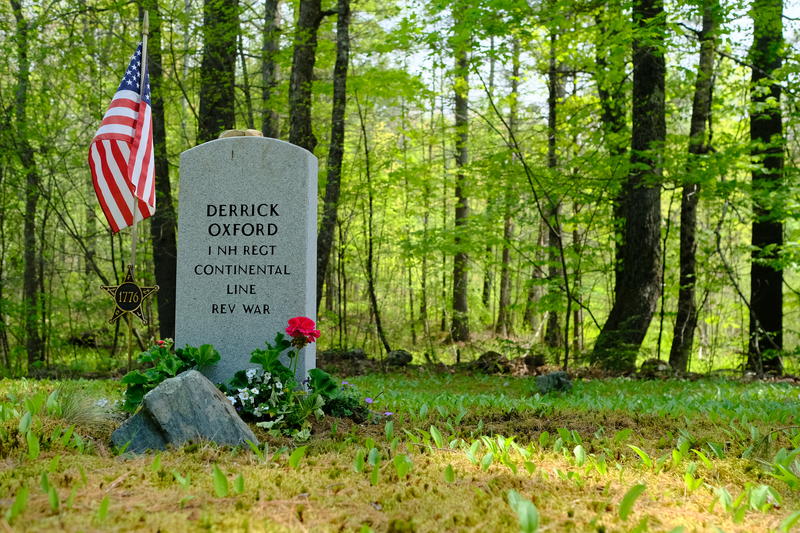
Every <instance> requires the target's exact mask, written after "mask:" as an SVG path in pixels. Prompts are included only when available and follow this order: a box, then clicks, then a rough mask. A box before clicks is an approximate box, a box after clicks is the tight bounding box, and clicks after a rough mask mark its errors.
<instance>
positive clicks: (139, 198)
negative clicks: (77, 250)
mask: <svg viewBox="0 0 800 533" xmlns="http://www.w3.org/2000/svg"><path fill="white" fill-rule="evenodd" d="M142 72H144V91H143V92H142V95H141V98H140V97H139V91H140V84H141V76H142ZM89 168H90V169H91V171H92V181H93V182H94V191H95V193H96V194H97V199H98V200H99V201H100V206H101V207H102V208H103V212H104V213H105V215H106V219H107V220H108V224H109V225H110V226H111V229H112V231H113V232H114V233H116V232H118V231H119V230H121V229H122V228H126V227H128V226H130V225H132V224H133V223H134V213H131V207H132V204H133V198H134V195H135V196H136V207H135V211H136V212H135V216H136V221H137V222H138V221H140V220H144V219H145V218H147V217H149V216H150V215H152V214H153V213H154V212H155V210H156V195H155V171H154V165H153V120H152V116H151V111H150V77H149V76H148V74H147V65H142V45H141V44H139V46H138V47H137V48H136V52H134V54H133V57H131V62H130V64H129V65H128V70H127V71H126V72H125V76H124V77H123V78H122V82H121V83H120V84H119V88H118V89H117V92H116V94H114V99H113V100H112V101H111V104H109V106H108V111H106V114H105V116H104V117H103V122H102V123H101V124H100V128H99V129H98V130H97V133H96V134H95V136H94V139H93V140H92V144H91V146H90V147H89Z"/></svg>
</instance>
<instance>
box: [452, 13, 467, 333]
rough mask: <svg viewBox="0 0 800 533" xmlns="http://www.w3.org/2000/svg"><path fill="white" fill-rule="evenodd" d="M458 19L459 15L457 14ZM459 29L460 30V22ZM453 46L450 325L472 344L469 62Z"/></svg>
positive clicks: (462, 46)
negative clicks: (468, 229)
mask: <svg viewBox="0 0 800 533" xmlns="http://www.w3.org/2000/svg"><path fill="white" fill-rule="evenodd" d="M454 15H455V16H456V17H458V15H457V14H454ZM456 26H457V27H458V26H459V23H458V21H457V22H456ZM456 39H457V41H456V42H455V43H454V46H453V53H454V55H455V65H456V68H455V79H454V83H453V89H454V93H455V115H456V117H455V118H456V121H455V126H456V168H457V170H456V182H455V203H456V205H455V217H454V219H453V224H454V226H455V227H454V234H455V239H454V240H455V242H454V244H455V250H456V253H455V255H454V256H453V316H452V319H451V322H450V337H451V339H452V340H453V341H455V342H462V341H468V340H469V304H468V292H469V254H467V251H466V247H465V245H464V242H463V241H464V236H465V231H466V228H465V225H466V223H467V218H468V217H469V200H468V197H467V191H466V186H467V175H466V170H465V167H466V166H467V163H468V153H467V142H468V140H469V115H468V109H467V107H468V96H469V60H468V58H467V48H468V43H467V42H466V41H464V40H462V38H460V37H457V38H456Z"/></svg>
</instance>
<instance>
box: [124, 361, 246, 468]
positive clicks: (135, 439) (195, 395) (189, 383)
mask: <svg viewBox="0 0 800 533" xmlns="http://www.w3.org/2000/svg"><path fill="white" fill-rule="evenodd" d="M111 439H112V442H113V443H114V445H116V446H118V447H122V446H124V445H125V443H127V442H129V441H130V445H129V446H128V447H127V450H128V451H131V452H135V453H141V452H144V451H145V450H150V449H156V450H163V449H164V448H165V447H166V445H167V444H171V445H173V446H181V445H183V444H185V443H187V442H197V441H211V442H215V443H217V444H221V445H230V446H237V445H240V444H245V441H246V440H250V441H252V442H253V443H255V444H258V439H257V438H256V436H255V434H253V432H252V431H251V430H250V428H249V427H248V426H247V424H245V423H244V421H242V419H241V418H239V415H238V414H237V413H236V410H235V409H234V408H233V406H232V405H231V403H230V402H229V401H228V399H227V398H225V396H224V395H223V394H222V393H221V392H220V391H219V389H217V388H216V387H215V386H214V384H213V383H211V382H210V381H209V380H208V379H207V378H206V377H205V376H203V374H201V373H200V372H198V371H196V370H188V371H186V372H183V373H182V374H179V375H177V376H175V377H174V378H169V379H166V380H164V381H163V382H162V383H161V384H160V385H159V386H158V387H156V388H155V389H153V390H151V391H150V392H148V393H147V394H145V396H144V401H143V407H142V410H141V411H140V412H139V413H137V414H136V415H134V416H133V417H131V418H129V419H128V420H126V421H125V423H123V424H122V426H121V427H120V428H119V429H117V431H115V432H114V434H113V435H112V437H111Z"/></svg>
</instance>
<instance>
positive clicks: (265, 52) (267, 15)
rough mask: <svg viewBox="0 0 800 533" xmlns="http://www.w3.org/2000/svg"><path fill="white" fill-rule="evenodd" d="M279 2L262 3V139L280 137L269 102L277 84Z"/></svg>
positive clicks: (272, 104) (272, 108)
mask: <svg viewBox="0 0 800 533" xmlns="http://www.w3.org/2000/svg"><path fill="white" fill-rule="evenodd" d="M280 20H281V14H280V0H265V2H264V35H263V42H262V45H261V55H262V58H261V132H262V133H263V134H264V137H273V138H278V137H279V136H280V131H281V128H280V117H279V116H278V113H277V112H276V111H275V103H274V102H271V100H272V96H273V91H274V90H275V86H276V85H277V84H278V62H277V56H278V51H279V50H280V46H279V39H280Z"/></svg>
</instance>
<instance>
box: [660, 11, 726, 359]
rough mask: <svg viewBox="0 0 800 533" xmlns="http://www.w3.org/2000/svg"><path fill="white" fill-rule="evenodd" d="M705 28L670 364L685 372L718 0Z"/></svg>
mask: <svg viewBox="0 0 800 533" xmlns="http://www.w3.org/2000/svg"><path fill="white" fill-rule="evenodd" d="M702 9H703V28H702V30H700V35H699V38H700V59H699V61H698V63H697V78H696V80H695V88H694V99H693V102H692V119H691V125H690V127H689V163H688V165H687V169H686V176H687V183H685V184H684V186H683V191H682V192H681V235H680V241H681V245H680V288H679V290H678V310H677V314H676V316H675V327H674V329H673V333H672V347H671V348H670V351H669V364H670V366H671V367H672V368H673V369H674V370H677V371H680V372H686V370H687V366H688V364H689V357H690V356H691V354H692V345H693V344H694V331H695V328H696V327H697V303H696V301H695V287H696V285H697V257H696V252H697V242H696V234H697V202H698V200H699V199H700V183H698V182H697V180H696V178H695V173H696V171H697V169H698V166H699V165H698V163H699V162H700V161H699V160H700V157H699V156H702V155H704V154H707V153H708V149H709V146H708V134H707V133H706V124H707V123H708V122H709V120H710V118H711V96H712V90H713V75H714V53H715V51H716V37H717V36H716V33H717V25H718V21H719V17H720V11H719V9H720V8H719V0H704V1H703V7H702Z"/></svg>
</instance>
